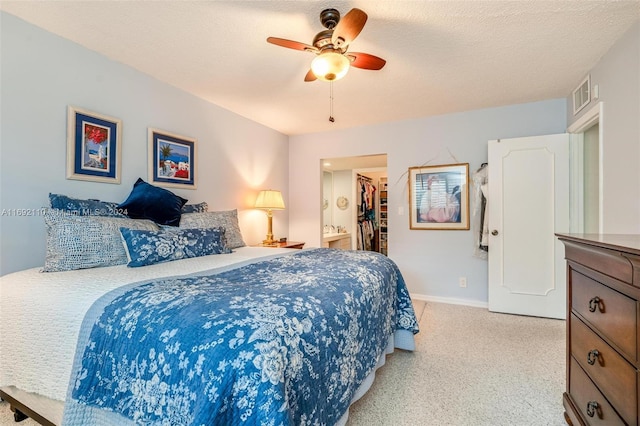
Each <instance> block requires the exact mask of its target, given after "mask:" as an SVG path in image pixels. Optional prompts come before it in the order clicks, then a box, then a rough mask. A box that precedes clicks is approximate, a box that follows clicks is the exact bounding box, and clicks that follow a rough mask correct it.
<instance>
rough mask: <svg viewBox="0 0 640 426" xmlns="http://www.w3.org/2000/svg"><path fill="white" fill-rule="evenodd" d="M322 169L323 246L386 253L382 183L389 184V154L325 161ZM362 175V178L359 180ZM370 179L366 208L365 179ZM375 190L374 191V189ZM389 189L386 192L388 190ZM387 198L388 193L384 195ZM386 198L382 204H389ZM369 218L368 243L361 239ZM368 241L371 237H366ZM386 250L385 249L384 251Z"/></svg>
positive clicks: (322, 162)
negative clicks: (381, 232)
mask: <svg viewBox="0 0 640 426" xmlns="http://www.w3.org/2000/svg"><path fill="white" fill-rule="evenodd" d="M321 167H322V171H323V173H322V176H323V181H322V200H321V206H322V207H321V208H322V218H323V221H322V226H321V230H320V232H321V233H322V241H323V246H324V247H335V248H350V249H353V250H357V249H358V248H360V249H368V250H373V251H379V252H383V253H384V254H386V246H387V243H386V241H387V235H388V234H387V231H388V228H387V226H386V205H384V209H385V213H384V222H383V223H384V225H385V226H384V244H381V242H380V241H381V240H380V231H381V229H382V228H381V226H380V224H381V214H380V200H381V197H380V193H381V191H380V189H379V186H380V181H381V180H382V181H383V182H386V178H387V155H386V154H379V155H366V156H355V157H339V158H325V159H322V160H321ZM359 176H360V177H359ZM363 179H370V182H369V185H371V187H368V191H369V192H368V193H367V197H366V198H365V201H368V202H367V204H365V205H363V198H362V185H361V183H362V180H363ZM372 187H373V188H375V189H374V190H372ZM385 190H386V189H385ZM385 195H386V193H385ZM386 200H387V199H386V196H385V197H384V199H383V202H384V203H385V204H386ZM365 217H366V218H368V219H369V220H370V223H368V224H367V226H368V227H369V228H368V233H367V235H368V236H371V238H369V239H368V244H367V241H364V240H363V239H362V235H363V234H362V231H361V230H362V221H363V219H364V218H365ZM366 238H368V237H366ZM382 249H384V250H382Z"/></svg>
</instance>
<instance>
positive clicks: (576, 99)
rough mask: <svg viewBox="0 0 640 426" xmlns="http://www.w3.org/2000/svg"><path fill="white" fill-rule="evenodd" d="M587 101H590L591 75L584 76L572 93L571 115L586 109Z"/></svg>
mask: <svg viewBox="0 0 640 426" xmlns="http://www.w3.org/2000/svg"><path fill="white" fill-rule="evenodd" d="M589 101H591V75H588V76H586V77H585V79H584V80H582V82H581V83H580V85H579V86H578V87H577V88H576V90H574V91H573V115H576V114H577V113H578V112H580V110H581V109H582V108H584V107H586V106H587V104H589Z"/></svg>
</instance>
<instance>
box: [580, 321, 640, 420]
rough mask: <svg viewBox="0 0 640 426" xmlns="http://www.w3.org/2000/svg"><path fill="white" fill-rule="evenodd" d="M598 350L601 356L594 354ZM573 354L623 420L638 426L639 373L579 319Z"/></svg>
mask: <svg viewBox="0 0 640 426" xmlns="http://www.w3.org/2000/svg"><path fill="white" fill-rule="evenodd" d="M596 350H597V351H598V352H597V354H596V352H594V351H596ZM571 354H572V355H573V357H574V358H575V359H576V360H577V361H578V363H579V364H580V365H581V366H582V368H583V369H584V371H585V372H587V374H588V375H589V376H590V377H591V379H592V380H593V381H594V382H595V383H596V384H597V386H598V388H599V389H600V391H601V392H602V393H603V394H604V395H606V397H607V399H608V400H609V402H611V404H613V406H615V407H616V409H617V410H618V413H619V414H620V416H621V417H622V418H623V419H624V420H625V421H626V422H627V423H628V424H629V425H633V426H636V425H637V422H636V413H637V410H638V394H637V392H638V383H637V375H636V369H635V368H633V366H632V365H631V364H629V363H628V362H627V361H626V360H625V359H624V358H622V357H621V356H620V354H618V352H616V351H615V350H614V349H613V348H611V346H609V345H608V344H607V343H605V341H604V340H602V339H601V338H600V337H598V335H597V334H595V333H594V332H593V331H592V330H591V329H590V328H589V327H587V326H586V325H585V324H584V323H583V322H582V321H581V320H580V319H578V318H577V317H576V316H575V315H572V316H571ZM590 362H593V364H590Z"/></svg>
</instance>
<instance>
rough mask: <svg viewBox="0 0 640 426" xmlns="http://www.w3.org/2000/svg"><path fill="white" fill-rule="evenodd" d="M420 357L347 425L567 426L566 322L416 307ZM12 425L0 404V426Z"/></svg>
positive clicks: (373, 394) (379, 388) (392, 367)
mask: <svg viewBox="0 0 640 426" xmlns="http://www.w3.org/2000/svg"><path fill="white" fill-rule="evenodd" d="M415 307H416V315H417V316H418V318H419V320H420V330H421V331H420V333H419V334H418V335H417V336H416V351H415V352H405V351H399V350H398V351H396V352H394V353H393V354H392V355H390V356H388V357H387V363H386V365H385V366H384V367H382V368H381V369H379V370H378V372H377V377H376V381H375V383H374V384H373V386H372V388H371V389H370V390H369V392H368V393H367V394H366V395H365V396H364V397H363V398H362V399H361V400H359V401H358V402H356V403H355V404H354V405H353V406H352V407H351V410H350V416H349V421H348V423H347V426H372V425H376V426H392V425H393V426H400V425H407V426H418V425H425V426H426V425H431V426H446V425H451V426H514V425H517V426H527V425H530V426H544V425H548V426H556V425H557V426H563V425H565V422H564V418H563V411H564V409H563V407H562V392H563V391H564V388H565V321H560V320H552V319H543V318H532V317H524V316H517V315H506V314H496V313H491V312H488V311H487V310H486V309H481V308H472V307H466V306H459V305H447V304H442V303H431V302H429V303H426V304H425V303H424V302H421V301H416V302H415ZM17 424H19V425H21V426H23V425H24V426H33V425H36V423H35V422H34V421H33V420H31V419H27V420H26V421H24V422H21V423H14V422H13V414H12V413H11V412H10V411H9V407H8V405H7V403H6V402H2V403H0V426H9V425H17Z"/></svg>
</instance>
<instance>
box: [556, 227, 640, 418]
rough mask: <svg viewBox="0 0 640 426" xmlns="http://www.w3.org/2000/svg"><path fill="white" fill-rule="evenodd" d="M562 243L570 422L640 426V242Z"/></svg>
mask: <svg viewBox="0 0 640 426" xmlns="http://www.w3.org/2000/svg"><path fill="white" fill-rule="evenodd" d="M557 236H558V238H559V239H560V240H561V241H562V242H563V243H564V245H565V257H566V259H567V291H568V293H567V304H568V309H567V391H566V392H565V393H564V398H563V402H564V407H565V420H566V421H567V423H569V424H573V425H633V426H640V424H639V423H638V410H639V407H640V401H639V399H640V398H639V395H640V235H613V234H611V235H596V234H558V235H557Z"/></svg>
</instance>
